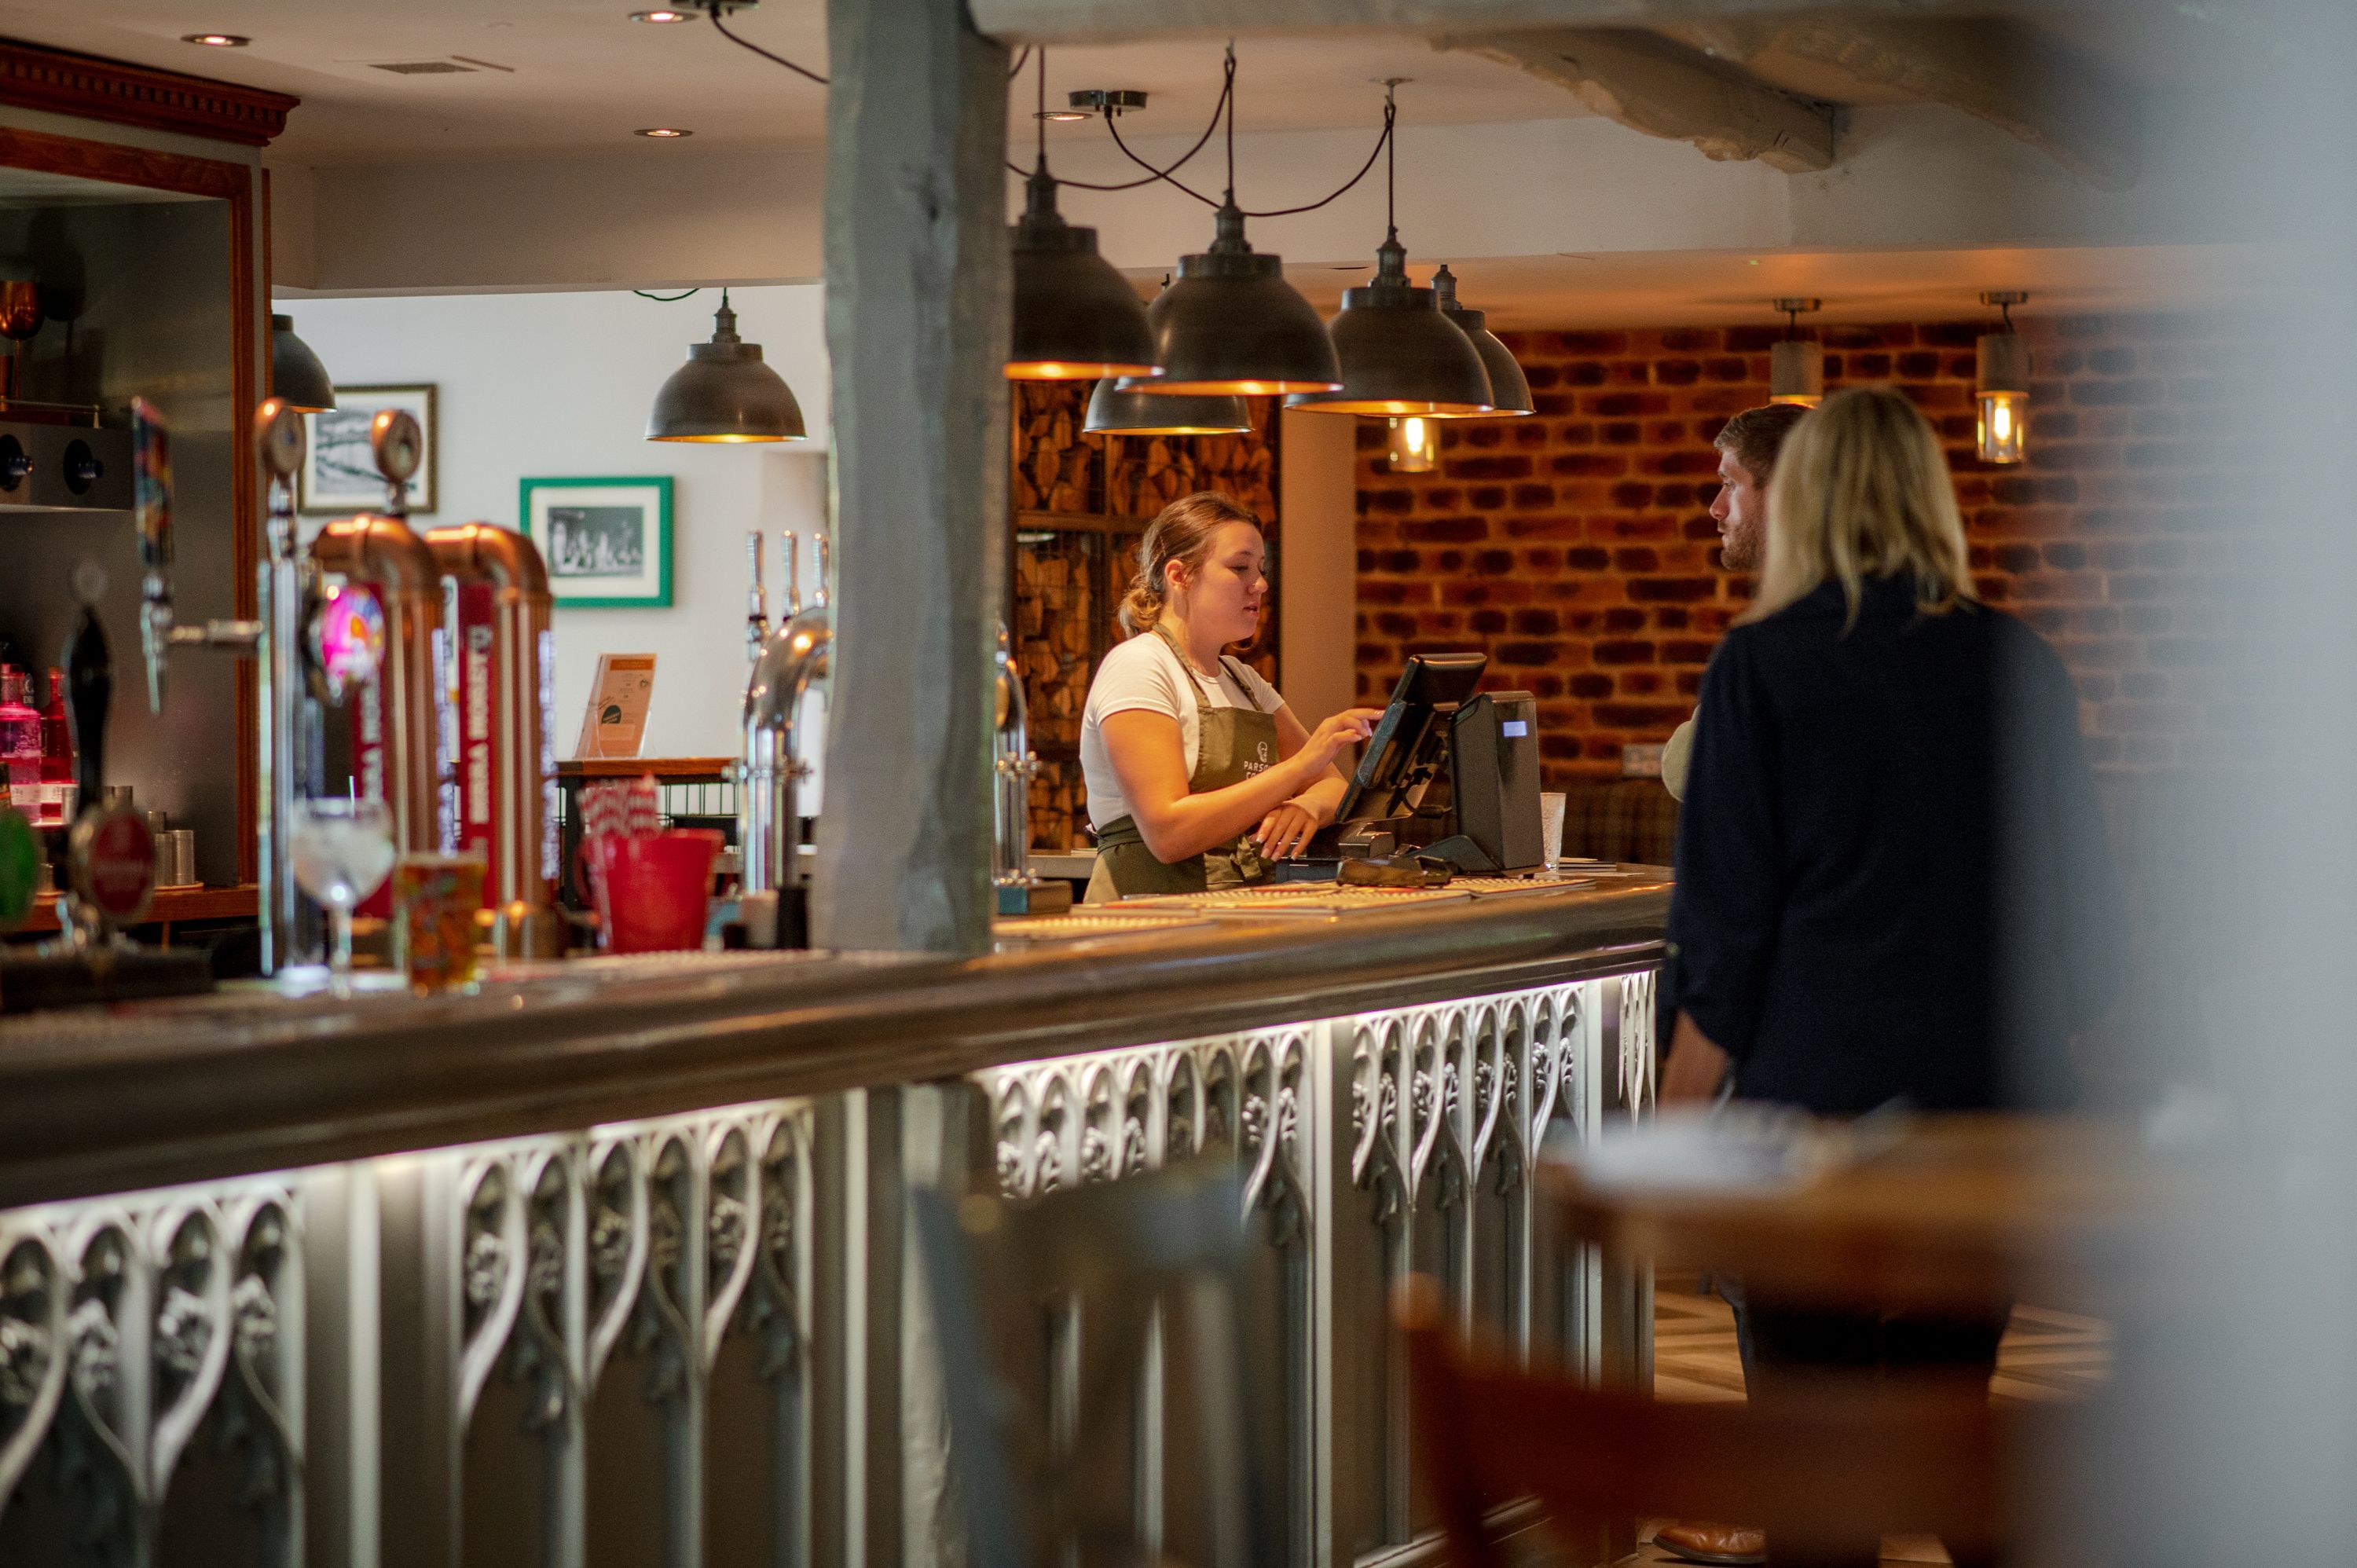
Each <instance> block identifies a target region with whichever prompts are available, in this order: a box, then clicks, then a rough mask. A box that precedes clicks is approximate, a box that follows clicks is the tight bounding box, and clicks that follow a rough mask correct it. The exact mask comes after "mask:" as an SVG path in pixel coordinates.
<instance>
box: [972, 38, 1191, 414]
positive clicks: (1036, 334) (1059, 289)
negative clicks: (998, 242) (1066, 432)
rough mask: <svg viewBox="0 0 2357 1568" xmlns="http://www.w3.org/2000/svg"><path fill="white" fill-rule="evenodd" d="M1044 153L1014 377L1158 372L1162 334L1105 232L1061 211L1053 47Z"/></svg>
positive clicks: (1019, 239) (1043, 58)
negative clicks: (1051, 105) (1054, 155)
mask: <svg viewBox="0 0 2357 1568" xmlns="http://www.w3.org/2000/svg"><path fill="white" fill-rule="evenodd" d="M1047 107H1048V51H1047V50H1046V49H1041V50H1040V51H1039V115H1040V118H1039V157H1038V159H1037V160H1036V161H1035V162H1034V163H1033V164H1032V166H1031V177H1030V179H1029V181H1028V184H1027V185H1026V187H1025V190H1026V202H1025V206H1024V209H1023V219H1022V221H1020V222H1018V223H1017V224H1016V225H1015V226H1014V228H1013V229H1012V230H1010V231H1009V233H1010V234H1011V236H1012V238H1013V241H1014V251H1015V334H1014V339H1013V342H1012V345H1011V347H1010V349H1009V352H1008V354H1007V357H1006V377H1007V379H1008V380H1009V381H1085V380H1087V379H1089V378H1091V377H1102V376H1141V377H1144V376H1158V375H1160V374H1161V373H1162V368H1161V366H1160V365H1159V364H1157V362H1156V360H1155V358H1154V333H1153V331H1152V329H1151V328H1148V327H1147V326H1146V307H1145V306H1143V305H1141V304H1139V303H1138V298H1137V295H1136V292H1135V290H1133V289H1132V288H1131V287H1130V286H1129V280H1128V279H1126V278H1125V277H1123V276H1122V275H1121V274H1120V273H1119V272H1117V271H1115V270H1114V265H1113V263H1110V262H1108V261H1106V260H1105V259H1104V258H1103V256H1100V255H1098V254H1097V231H1095V230H1094V229H1082V228H1075V227H1074V226H1073V225H1071V224H1070V223H1067V222H1065V221H1064V219H1063V215H1062V214H1061V213H1060V212H1058V211H1057V210H1056V181H1055V180H1054V178H1053V177H1050V176H1049V173H1048V122H1047V119H1046V114H1047Z"/></svg>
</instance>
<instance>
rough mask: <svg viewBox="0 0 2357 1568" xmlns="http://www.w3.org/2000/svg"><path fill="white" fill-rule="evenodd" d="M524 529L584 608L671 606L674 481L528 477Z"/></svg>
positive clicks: (551, 577)
mask: <svg viewBox="0 0 2357 1568" xmlns="http://www.w3.org/2000/svg"><path fill="white" fill-rule="evenodd" d="M519 510H520V511H521V513H522V518H523V531H524V532H525V533H527V534H529V535H530V536H531V538H532V542H533V544H534V545H536V546H538V547H539V550H540V558H541V560H543V561H544V562H545V563H547V565H548V588H549V592H550V593H551V594H552V595H553V596H554V597H555V600H556V602H557V603H558V604H560V605H565V606H569V607H573V608H576V609H667V608H669V607H670V606H671V478H670V477H669V476H668V475H664V476H660V477H655V478H622V479H571V478H566V479H526V480H524V481H523V499H522V505H521V507H520V508H519Z"/></svg>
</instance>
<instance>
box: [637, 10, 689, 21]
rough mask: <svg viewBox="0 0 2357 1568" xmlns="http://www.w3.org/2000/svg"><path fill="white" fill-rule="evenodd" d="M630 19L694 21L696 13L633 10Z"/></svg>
mask: <svg viewBox="0 0 2357 1568" xmlns="http://www.w3.org/2000/svg"><path fill="white" fill-rule="evenodd" d="M630 20H631V21H633V22H693V21H694V20H695V13H694V12H693V11H672V10H662V11H633V12H631V13H630Z"/></svg>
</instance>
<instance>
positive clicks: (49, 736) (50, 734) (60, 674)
mask: <svg viewBox="0 0 2357 1568" xmlns="http://www.w3.org/2000/svg"><path fill="white" fill-rule="evenodd" d="M73 776H74V766H73V726H72V725H70V724H69V723H67V722H66V672H65V671H62V670H60V669H59V668H58V667H57V666H56V665H54V664H52V665H50V666H49V700H48V702H47V703H43V704H41V782H42V783H44V784H70V783H72V782H73Z"/></svg>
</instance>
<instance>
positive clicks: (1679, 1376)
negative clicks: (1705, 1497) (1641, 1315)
mask: <svg viewBox="0 0 2357 1568" xmlns="http://www.w3.org/2000/svg"><path fill="white" fill-rule="evenodd" d="M2110 1367H2111V1330H2110V1329H2109V1328H2108V1327H2107V1326H2105V1325H2104V1323H2103V1322H2102V1321H2100V1320H2099V1319H2096V1318H2093V1317H2082V1316H2077V1315H2075V1314H2072V1313H2068V1312H2055V1311H2051V1310H2050V1309H2048V1308H2045V1307H2036V1306H2017V1307H2015V1308H2014V1309H2013V1322H2012V1324H2011V1325H2010V1326H2008V1327H2007V1330H2006V1335H2005V1342H2004V1343H2003V1344H2002V1345H2000V1346H1999V1347H1998V1348H1997V1355H1996V1380H1994V1381H1993V1382H1992V1383H1991V1384H1990V1385H1989V1388H1990V1391H1991V1392H1992V1393H1994V1394H1995V1395H1996V1397H1997V1398H1998V1399H2000V1400H2056V1399H2066V1398H2069V1397H2071V1396H2072V1395H2073V1394H2078V1393H2083V1392H2085V1391H2088V1390H2090V1389H2092V1388H2093V1387H2094V1386H2095V1385H2096V1384H2098V1383H2100V1382H2102V1381H2103V1380H2104V1375H2105V1374H2106V1372H2107V1371H2108V1370H2109V1369H2110ZM1653 1395H1654V1397H1655V1398H1657V1399H1663V1400H1679V1401H1694V1402H1703V1401H1727V1402H1738V1401H1740V1400H1741V1399H1742V1398H1743V1362H1742V1359H1741V1358H1740V1357H1739V1356H1738V1354H1737V1352H1736V1348H1735V1316H1734V1314H1733V1313H1731V1312H1729V1311H1728V1310H1727V1304H1726V1303H1725V1302H1723V1301H1721V1300H1719V1299H1718V1298H1717V1296H1714V1295H1704V1294H1700V1293H1699V1291H1698V1290H1697V1289H1696V1288H1695V1282H1694V1281H1693V1280H1691V1279H1687V1280H1677V1279H1672V1278H1663V1279H1662V1280H1660V1281H1658V1282H1657V1283H1655V1285H1654V1288H1653ZM1639 1535H1640V1538H1641V1539H1644V1540H1647V1541H1648V1542H1649V1543H1648V1544H1646V1545H1644V1546H1642V1547H1641V1548H1640V1550H1639V1551H1638V1552H1637V1554H1636V1555H1635V1556H1633V1557H1631V1558H1629V1559H1627V1560H1626V1561H1627V1564H1628V1565H1632V1568H1651V1565H1652V1564H1656V1563H1676V1562H1678V1561H1679V1559H1676V1558H1673V1557H1670V1556H1667V1555H1665V1554H1664V1553H1662V1552H1658V1551H1656V1550H1655V1549H1654V1548H1653V1547H1652V1545H1651V1544H1650V1537H1651V1535H1652V1530H1650V1528H1649V1529H1647V1530H1641V1531H1640V1532H1639ZM1882 1560H1883V1561H1884V1562H1885V1563H1945V1562H1947V1561H1948V1554H1947V1553H1946V1552H1943V1551H1941V1550H1940V1544H1939V1542H1938V1541H1934V1540H1932V1539H1931V1538H1930V1537H1928V1536H1926V1537H1893V1538H1891V1539H1889V1540H1888V1541H1884V1542H1883V1543H1882Z"/></svg>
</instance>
